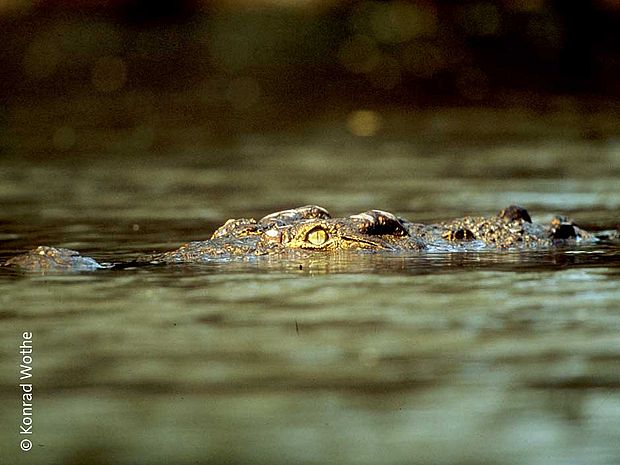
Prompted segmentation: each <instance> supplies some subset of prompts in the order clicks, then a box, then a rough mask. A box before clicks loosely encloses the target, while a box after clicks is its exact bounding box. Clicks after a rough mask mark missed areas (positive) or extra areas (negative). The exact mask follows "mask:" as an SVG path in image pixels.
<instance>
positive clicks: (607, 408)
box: [0, 136, 620, 465]
mask: <svg viewBox="0 0 620 465" xmlns="http://www.w3.org/2000/svg"><path fill="white" fill-rule="evenodd" d="M327 139H329V137H327ZM218 150H219V151H214V153H213V154H211V155H212V157H211V158H199V157H193V156H187V157H184V156H183V155H182V154H180V155H179V156H178V157H175V158H174V161H172V160H167V159H163V158H162V159H157V158H155V159H154V158H149V157H146V156H142V157H141V156H139V155H136V157H135V158H133V159H129V158H123V159H122V160H120V159H113V158H112V159H110V158H108V159H106V158H102V159H98V160H87V161H85V162H84V163H80V162H76V161H75V160H74V159H72V160H58V161H56V162H55V163H52V164H49V165H47V166H45V167H42V166H39V165H38V164H37V163H36V162H32V161H17V160H14V161H11V162H9V161H6V162H5V164H4V166H3V169H2V170H1V171H0V206H1V212H2V213H1V216H0V239H1V240H2V246H1V250H0V259H2V258H5V257H7V256H9V255H11V254H13V253H16V252H17V251H20V250H24V249H28V248H31V247H33V246H35V245H38V244H50V245H58V246H64V247H70V248H74V249H78V250H80V251H82V252H84V253H85V254H87V255H90V256H93V257H94V258H96V259H98V260H102V261H118V260H119V259H131V258H133V257H135V256H137V255H138V254H140V253H143V252H145V251H153V250H166V249H171V248H174V247H177V246H178V245H179V244H180V243H182V242H184V241H187V240H192V239H201V238H206V237H208V236H209V235H210V234H211V232H212V231H213V229H214V228H215V227H216V226H218V225H219V224H221V223H222V222H223V221H224V220H225V219H226V218H228V217H239V216H254V217H260V216H262V215H263V214H265V213H269V212H271V211H274V210H276V209H279V208H283V207H292V206H295V205H301V204H307V203H318V204H323V205H324V206H326V207H328V208H330V210H332V211H333V213H334V214H337V215H341V214H350V213H354V212H356V211H363V210H366V209H368V208H382V209H387V210H392V211H394V212H396V213H398V214H401V215H403V216H405V217H407V218H410V219H412V220H433V219H440V218H447V217H450V216H454V215H460V214H464V213H492V212H494V211H497V210H499V209H501V208H502V207H504V206H506V205H507V204H509V203H522V204H524V205H525V206H527V207H528V208H529V209H530V212H531V213H532V215H533V217H534V219H535V220H538V221H542V220H546V219H548V218H549V217H550V216H551V214H553V213H556V212H562V213H567V214H570V215H571V216H573V217H574V218H575V219H576V220H577V221H578V223H580V224H582V225H583V226H586V227H589V228H594V229H607V228H613V227H615V226H616V224H617V218H618V212H619V211H620V203H619V202H620V183H618V182H617V176H618V173H619V172H620V171H619V170H620V158H619V156H618V154H619V153H620V152H619V151H618V148H617V147H616V146H615V145H613V143H611V142H610V143H609V144H599V143H592V144H587V143H581V142H580V143H574V142H570V141H569V142H566V141H554V140H550V141H545V142H540V143H536V144H531V143H529V142H526V143H522V144H520V143H515V142H514V141H513V142H511V143H510V148H508V146H502V145H501V144H500V145H499V146H498V145H497V144H494V145H493V146H483V144H480V143H476V144H472V145H471V146H462V147H460V148H459V149H458V150H457V151H456V152H455V150H456V149H454V147H452V148H451V147H450V144H447V145H446V146H443V148H442V146H440V145H439V144H438V145H434V144H432V143H429V144H427V145H420V143H419V141H418V142H415V141H412V142H398V143H396V142H390V141H384V142H379V141H376V140H375V141H370V142H365V143H360V142H356V143H353V142H352V144H351V145H350V146H347V145H343V144H340V143H335V142H331V141H330V140H326V139H325V138H322V137H319V138H313V137H306V136H304V137H301V136H300V139H299V140H297V141H296V143H295V144H293V143H292V142H291V141H288V142H287V141H285V140H283V139H282V138H279V139H278V138H274V139H269V138H257V139H256V140H253V141H249V142H247V143H245V142H243V143H241V142H240V143H239V145H237V146H234V147H228V148H222V149H218ZM507 152H508V154H507ZM352 153H354V154H355V157H357V158H355V157H353V155H352ZM455 154H456V155H455ZM352 159H355V160H357V162H356V163H351V160H352ZM481 167H484V169H481ZM455 170H458V173H456V172H455ZM508 172H511V173H512V176H511V177H504V174H506V173H508ZM519 173H521V174H522V176H519ZM533 173H539V174H538V175H534V174H533ZM457 174H458V176H457ZM619 265H620V253H619V249H618V244H617V243H609V244H606V243H601V244H597V245H595V246H588V247H580V248H576V249H570V248H569V249H559V250H553V251H527V252H512V251H511V252H501V253H491V252H479V253H462V254H456V253H452V254H448V253H420V254H414V255H383V254H361V255H355V256H346V255H345V256H339V257H331V258H325V257H310V258H305V259H299V260H290V261H282V260H272V259H269V258H266V259H262V258H257V259H253V260H233V261H230V262H220V263H218V262H214V263H206V264H203V265H200V266H150V267H144V268H135V269H125V270H100V271H97V272H92V273H83V274H69V275H67V274H57V275H47V276H46V275H19V274H16V273H14V272H13V271H7V270H3V271H2V272H0V318H1V319H2V322H3V324H2V325H0V341H1V344H0V347H1V349H0V351H1V352H2V357H1V358H0V376H1V377H0V390H2V395H3V399H4V401H3V402H2V403H1V405H0V412H1V416H2V418H3V421H2V426H1V428H2V435H1V436H0V449H1V450H2V455H3V458H5V457H8V458H9V459H10V460H9V462H10V463H13V464H35V463H36V464H47V463H49V464H52V463H68V464H83V463H89V464H91V465H98V464H126V463H152V464H164V463H175V464H176V463H179V464H180V463H281V464H289V463H338V464H349V463H350V464H360V463H373V464H386V463H414V462H415V463H446V464H455V465H456V464H461V465H464V464H474V463H475V464H481V463H485V464H523V463H527V464H540V465H542V464H545V465H549V464H557V465H560V464H567V463H571V464H589V465H591V464H601V465H602V464H608V465H612V464H617V463H620V446H619V444H620V429H619V428H618V425H619V424H620V336H619V335H620V314H619V313H618V309H619V308H620V291H619V288H618V277H619V270H620V266H619ZM23 331H32V333H33V339H34V348H35V349H34V354H33V358H34V360H35V362H34V367H33V372H34V373H33V379H32V382H33V384H34V387H35V399H34V434H33V440H34V448H33V450H32V451H31V452H30V453H29V454H24V453H20V452H19V450H18V448H19V442H18V440H19V437H18V435H17V432H16V431H17V429H18V425H19V421H20V418H21V417H20V415H21V410H20V408H19V407H20V398H19V392H18V386H17V384H18V381H17V373H18V371H19V370H18V364H19V358H18V347H19V344H20V342H21V340H20V338H21V334H22V332H23ZM6 451H8V452H6ZM9 462H7V463H9Z"/></svg>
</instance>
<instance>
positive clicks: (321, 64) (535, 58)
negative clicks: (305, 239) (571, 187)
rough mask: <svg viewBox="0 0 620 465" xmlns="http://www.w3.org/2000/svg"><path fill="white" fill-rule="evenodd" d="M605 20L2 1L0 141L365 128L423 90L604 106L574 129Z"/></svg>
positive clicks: (202, 139) (505, 3)
mask: <svg viewBox="0 0 620 465" xmlns="http://www.w3.org/2000/svg"><path fill="white" fill-rule="evenodd" d="M619 26H620V2H618V1H615V0H598V1H584V0H575V1H561V0H557V1H549V0H489V1H484V0H482V1H478V0H476V1H443V2H438V1H430V0H418V1H416V0H411V1H402V0H401V1H337V0H333V1H312V0H304V1H302V0H298V1H295V0H271V1H268V0H263V1H250V0H246V1H243V0H227V1H214V2H208V1H199V0H186V1H180V2H172V1H171V2H149V1H146V0H134V1H122V0H108V1H104V0H82V1H76V2H70V1H62V0H47V1H38V2H36V1H27V0H12V1H11V0H6V1H4V2H1V3H0V30H1V31H2V33H1V36H2V44H1V45H0V70H1V73H2V74H1V75H2V86H1V87H0V101H1V102H3V103H2V105H1V106H0V131H1V132H0V134H1V137H0V150H1V151H2V153H3V154H5V155H6V154H9V155H13V156H19V157H58V156H63V157H66V156H73V155H74V154H75V155H77V156H83V155H86V154H93V153H107V152H124V153H128V152H130V151H140V152H141V154H144V153H145V152H151V151H153V152H163V153H173V152H174V153H178V151H179V149H180V148H181V149H182V148H187V149H188V150H196V151H200V150H201V149H202V148H204V147H206V146H210V145H212V144H219V143H221V142H230V141H234V140H235V138H236V137H238V136H239V135H240V134H256V133H271V132H274V131H283V130H285V131H290V130H293V131H297V132H299V130H301V131H302V132H303V131H307V130H308V128H309V125H310V122H312V121H316V120H330V119H331V120H338V119H339V118H340V119H342V121H343V125H346V127H347V129H348V130H349V131H350V132H351V133H353V134H354V135H358V136H369V135H375V134H377V133H380V132H381V131H382V130H383V131H390V130H394V127H393V125H392V126H390V125H389V124H387V125H386V124H383V123H384V121H382V120H381V118H380V114H379V113H377V111H381V110H384V109H391V110H396V111H398V112H400V113H401V115H403V116H406V115H407V114H408V113H409V114H412V113H415V112H416V111H418V110H422V109H426V110H428V109H429V108H432V107H436V106H443V107H454V106H469V107H478V108H479V107H493V108H500V109H513V108H517V109H518V108H521V109H523V108H526V109H527V110H528V111H533V112H535V113H539V114H540V113H545V112H550V111H551V112H557V111H560V112H562V111H565V110H566V111H568V112H569V113H571V114H574V113H575V112H576V113H581V114H585V115H588V114H599V113H600V112H603V113H605V115H606V116H605V118H604V119H608V118H611V119H612V120H613V121H612V122H609V123H608V124H607V126H605V124H600V121H599V123H597V124H592V125H590V126H591V127H590V129H588V125H587V124H586V130H585V131H582V132H581V135H583V136H584V137H587V138H600V137H605V136H609V135H612V134H615V122H614V121H615V113H616V112H615V108H616V106H617V105H616V102H617V100H618V97H619V96H620V80H618V79H617V76H618V75H620V46H619V45H620V27H619ZM473 124H475V123H473ZM606 127H607V130H606V129H605V128H606ZM401 130H402V131H403V132H407V131H408V130H410V128H409V127H408V126H407V125H404V127H402V128H401ZM172 148H174V149H172Z"/></svg>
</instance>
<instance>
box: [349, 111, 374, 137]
mask: <svg viewBox="0 0 620 465" xmlns="http://www.w3.org/2000/svg"><path fill="white" fill-rule="evenodd" d="M382 125H383V122H382V120H381V115H379V113H377V112H376V111H372V110H357V111H354V112H351V113H350V114H349V116H348V117H347V127H348V128H349V131H351V133H353V134H355V135H356V136H359V137H371V136H374V135H375V134H377V132H379V130H380V129H381V126H382Z"/></svg>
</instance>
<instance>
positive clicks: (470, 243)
mask: <svg viewBox="0 0 620 465" xmlns="http://www.w3.org/2000/svg"><path fill="white" fill-rule="evenodd" d="M613 234H615V236H614V237H617V231H616V232H614V233H613ZM601 237H605V236H601V235H600V234H594V233H591V232H588V231H585V230H583V229H581V228H579V227H578V226H576V225H575V224H574V222H573V221H572V220H570V219H568V218H566V217H563V216H556V217H554V218H553V219H552V220H551V222H550V223H549V224H546V225H544V224H537V223H533V222H532V219H531V217H530V215H529V213H528V212H527V210H526V209H525V208H523V207H520V206H516V205H511V206H509V207H507V208H504V209H503V210H501V211H500V212H499V213H498V214H496V215H492V216H465V217H462V218H457V219H454V220H450V221H444V222H439V223H435V224H419V223H413V222H410V221H407V220H405V219H403V218H400V217H398V216H396V215H394V214H392V213H389V212H386V211H382V210H369V211H366V212H363V213H359V214H356V215H351V216H348V217H344V218H332V216H331V215H330V213H329V212H328V211H327V210H326V209H325V208H323V207H319V206H317V205H306V206H303V207H298V208H293V209H290V210H283V211H279V212H276V213H272V214H270V215H267V216H265V217H263V218H261V219H260V220H258V221H257V220H255V219H248V218H241V219H230V220H228V221H226V223H224V224H223V225H222V226H221V227H219V228H218V229H217V230H216V231H215V232H214V233H213V235H212V236H211V238H210V239H208V240H203V241H193V242H188V243H186V244H183V245H182V246H180V247H179V248H178V249H176V250H172V251H168V252H162V253H154V254H151V255H146V256H143V257H139V258H138V259H136V260H132V261H126V262H118V263H111V264H101V263H99V262H97V261H95V260H94V259H92V258H90V257H85V256H82V255H80V254H79V252H77V251H74V250H69V249H65V248H56V247H49V246H40V247H38V248H36V249H33V250H30V251H29V252H26V253H24V254H22V255H18V256H15V257H13V258H11V259H9V260H8V261H6V262H5V263H4V265H5V266H10V267H16V268H18V269H20V270H24V271H35V272H36V271H39V272H40V271H54V270H70V271H85V270H95V269H99V268H123V267H128V266H137V265H141V264H145V265H147V264H151V265H155V264H182V263H200V262H205V261H210V260H218V259H230V258H236V257H242V258H248V257H257V256H263V255H268V256H280V257H301V256H307V255H309V254H312V253H317V252H323V253H329V252H331V253H336V252H340V251H362V252H363V251H385V252H422V251H449V252H455V251H472V250H485V249H491V250H508V249H528V248H549V247H555V246H559V245H566V244H569V245H570V244H576V243H593V242H596V241H598V240H600V238H601Z"/></svg>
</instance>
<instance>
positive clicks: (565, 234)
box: [551, 223, 577, 239]
mask: <svg viewBox="0 0 620 465" xmlns="http://www.w3.org/2000/svg"><path fill="white" fill-rule="evenodd" d="M551 237H552V238H553V239H573V238H575V237H577V231H575V227H574V226H573V225H572V224H567V223H563V224H560V225H558V226H556V227H554V228H553V229H552V230H551Z"/></svg>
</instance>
